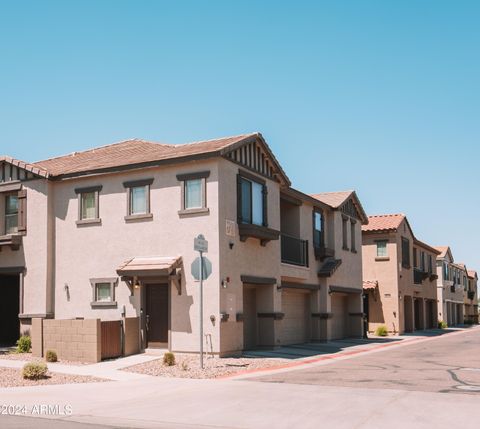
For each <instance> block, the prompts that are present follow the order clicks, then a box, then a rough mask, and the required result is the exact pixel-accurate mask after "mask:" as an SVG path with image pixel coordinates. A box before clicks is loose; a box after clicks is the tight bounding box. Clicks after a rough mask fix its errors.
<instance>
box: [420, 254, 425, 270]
mask: <svg viewBox="0 0 480 429" xmlns="http://www.w3.org/2000/svg"><path fill="white" fill-rule="evenodd" d="M420 269H421V270H422V271H426V270H425V252H420Z"/></svg>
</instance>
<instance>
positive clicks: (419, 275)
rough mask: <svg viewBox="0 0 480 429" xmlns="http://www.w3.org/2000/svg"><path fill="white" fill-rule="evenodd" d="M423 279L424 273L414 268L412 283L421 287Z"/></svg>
mask: <svg viewBox="0 0 480 429" xmlns="http://www.w3.org/2000/svg"><path fill="white" fill-rule="evenodd" d="M424 279H425V272H424V271H422V270H420V269H418V268H414V269H413V283H415V284H416V285H421V284H422V282H423V280H424Z"/></svg>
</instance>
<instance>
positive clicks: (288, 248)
mask: <svg viewBox="0 0 480 429" xmlns="http://www.w3.org/2000/svg"><path fill="white" fill-rule="evenodd" d="M281 240H282V262H284V263H286V264H292V265H299V266H301V267H308V241H307V240H301V239H300V238H296V237H292V236H291V235H287V234H282V235H281Z"/></svg>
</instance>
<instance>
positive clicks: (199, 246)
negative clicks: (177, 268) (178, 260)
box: [193, 234, 211, 369]
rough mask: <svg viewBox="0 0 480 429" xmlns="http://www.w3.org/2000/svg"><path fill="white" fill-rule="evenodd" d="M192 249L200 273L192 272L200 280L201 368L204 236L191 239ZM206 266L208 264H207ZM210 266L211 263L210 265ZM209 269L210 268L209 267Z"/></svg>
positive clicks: (206, 242)
mask: <svg viewBox="0 0 480 429" xmlns="http://www.w3.org/2000/svg"><path fill="white" fill-rule="evenodd" d="M193 250H196V251H197V252H198V253H199V254H200V261H199V265H200V273H199V275H198V276H196V275H195V274H194V277H196V278H197V277H198V279H197V280H200V291H199V292H200V293H199V295H200V299H199V305H200V311H199V313H200V314H199V316H200V317H199V319H200V320H199V322H200V323H199V325H200V368H202V369H203V276H204V273H203V271H204V264H205V261H204V260H203V253H204V252H208V241H207V240H205V237H204V236H203V235H202V234H199V235H198V237H196V238H195V239H194V240H193ZM207 267H208V265H207ZM210 267H211V265H210ZM210 271H211V268H210ZM208 276H209V273H206V274H205V277H208Z"/></svg>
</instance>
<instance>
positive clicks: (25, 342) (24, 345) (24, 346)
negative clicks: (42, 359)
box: [17, 335, 32, 353]
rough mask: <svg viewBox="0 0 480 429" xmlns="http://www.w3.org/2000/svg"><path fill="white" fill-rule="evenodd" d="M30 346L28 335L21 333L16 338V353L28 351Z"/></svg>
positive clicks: (30, 341)
mask: <svg viewBox="0 0 480 429" xmlns="http://www.w3.org/2000/svg"><path fill="white" fill-rule="evenodd" d="M31 348H32V340H31V338H30V337H29V336H28V335H22V336H21V337H20V338H19V339H18V340H17V352H18V353H28V352H29V351H30V349H31Z"/></svg>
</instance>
